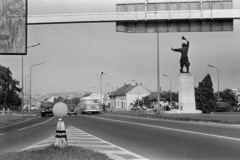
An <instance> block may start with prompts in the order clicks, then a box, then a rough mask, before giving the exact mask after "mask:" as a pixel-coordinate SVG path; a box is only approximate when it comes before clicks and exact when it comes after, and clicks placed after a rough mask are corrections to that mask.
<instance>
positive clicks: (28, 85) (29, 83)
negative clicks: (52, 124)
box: [26, 80, 36, 106]
mask: <svg viewBox="0 0 240 160" xmlns="http://www.w3.org/2000/svg"><path fill="white" fill-rule="evenodd" d="M35 81H36V80H32V81H31V82H35ZM31 82H28V84H27V86H26V90H27V91H26V93H27V92H28V93H29V92H30V89H29V91H28V87H30V85H32V86H34V85H35V84H31ZM29 97H30V96H29ZM26 100H27V99H26ZM29 106H30V105H29Z"/></svg>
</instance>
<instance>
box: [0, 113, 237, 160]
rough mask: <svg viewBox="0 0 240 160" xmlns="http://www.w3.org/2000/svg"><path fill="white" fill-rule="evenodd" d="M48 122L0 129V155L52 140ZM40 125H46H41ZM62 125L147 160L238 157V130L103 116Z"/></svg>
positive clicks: (68, 119)
mask: <svg viewBox="0 0 240 160" xmlns="http://www.w3.org/2000/svg"><path fill="white" fill-rule="evenodd" d="M50 118H51V117H45V118H36V119H34V120H31V121H27V122H24V123H21V124H16V125H11V126H7V127H2V128H0V144H1V145H0V154H1V153H3V152H4V151H6V150H7V151H9V150H19V149H23V148H26V147H28V146H31V145H34V144H35V143H37V142H40V141H43V140H45V139H47V138H49V137H51V136H53V135H54V134H55V130H56V124H57V119H56V118H53V119H52V120H49V119H50ZM47 120H49V121H47ZM43 121H47V122H44V123H42V122H43ZM64 121H65V125H66V127H67V128H69V127H74V128H76V129H80V130H81V131H83V132H84V133H86V134H90V135H92V136H95V137H98V138H100V139H102V140H104V141H106V142H110V143H111V144H114V145H117V146H118V147H120V148H124V149H125V150H127V151H129V152H131V153H134V154H136V155H140V156H142V157H145V158H147V159H153V160H160V159H164V160H179V159H186V160H187V159H189V160H192V159H194V160H195V159H201V160H202V159H204V160H205V159H206V160H207V159H209V160H213V159H217V160H221V159H222V160H226V159H233V160H235V159H236V160H237V159H239V157H240V152H239V147H240V127H239V126H229V125H217V124H210V123H209V124H206V123H201V122H190V123H189V122H175V121H163V120H149V119H138V118H130V117H120V116H111V115H104V114H101V115H91V116H89V115H84V116H68V117H66V118H64ZM39 123H42V124H39ZM35 124H38V125H35ZM33 125H35V126H33ZM3 133H4V134H3Z"/></svg>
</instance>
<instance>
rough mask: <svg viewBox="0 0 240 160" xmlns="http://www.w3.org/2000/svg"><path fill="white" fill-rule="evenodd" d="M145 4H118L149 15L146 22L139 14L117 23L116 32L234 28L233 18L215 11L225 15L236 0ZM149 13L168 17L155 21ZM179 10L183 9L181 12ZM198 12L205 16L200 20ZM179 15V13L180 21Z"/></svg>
mask: <svg viewBox="0 0 240 160" xmlns="http://www.w3.org/2000/svg"><path fill="white" fill-rule="evenodd" d="M139 6H141V7H139ZM144 6H145V4H144V3H134V4H117V7H116V8H117V12H131V13H133V12H143V11H145V12H146V18H145V21H144V20H142V21H141V20H137V18H138V17H136V20H135V21H122V22H117V23H116V31H117V32H128V33H155V32H216V31H219V32H220V31H233V19H231V18H225V19H224V18H223V19H217V18H213V14H214V15H219V16H221V15H222V14H223V13H222V12H221V10H229V9H232V8H233V6H232V0H212V1H186V2H157V3H148V4H147V7H146V10H145V8H144ZM134 9H135V10H134ZM143 9H144V10H143ZM203 10H204V12H203ZM213 10H214V11H213ZM159 11H160V12H159ZM149 12H153V16H154V14H155V16H158V15H159V14H162V15H163V14H165V15H168V20H166V18H165V19H162V20H161V19H160V20H159V19H156V20H153V19H152V17H150V16H149V14H147V13H149ZM176 12H179V15H178V14H176ZM180 13H183V14H185V16H186V15H188V16H189V19H186V18H182V19H181V16H182V15H181V14H180ZM197 15H201V16H199V18H198V19H197V18H194V17H196V16H197ZM206 15H208V18H206ZM209 15H210V16H209ZM147 16H148V17H147ZM173 16H174V18H173ZM176 16H178V17H177V18H178V20H176Z"/></svg>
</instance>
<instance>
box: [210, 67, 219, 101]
mask: <svg viewBox="0 0 240 160" xmlns="http://www.w3.org/2000/svg"><path fill="white" fill-rule="evenodd" d="M208 67H213V68H216V69H217V73H218V102H219V100H220V96H219V70H218V68H217V67H215V66H213V65H208Z"/></svg>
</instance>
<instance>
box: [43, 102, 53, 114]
mask: <svg viewBox="0 0 240 160" xmlns="http://www.w3.org/2000/svg"><path fill="white" fill-rule="evenodd" d="M53 106H54V103H52V102H48V101H45V102H42V104H41V109H42V111H41V117H45V116H46V114H52V115H53Z"/></svg>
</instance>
